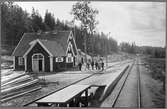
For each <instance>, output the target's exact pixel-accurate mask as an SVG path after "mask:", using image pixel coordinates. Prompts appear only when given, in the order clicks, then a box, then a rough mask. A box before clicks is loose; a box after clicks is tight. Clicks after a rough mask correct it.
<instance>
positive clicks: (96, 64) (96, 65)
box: [95, 61, 98, 70]
mask: <svg viewBox="0 0 167 109" xmlns="http://www.w3.org/2000/svg"><path fill="white" fill-rule="evenodd" d="M95 67H96V70H97V69H98V62H97V61H96V63H95Z"/></svg>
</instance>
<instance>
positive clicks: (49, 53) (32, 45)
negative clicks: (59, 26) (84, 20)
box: [12, 31, 78, 72]
mask: <svg viewBox="0 0 167 109" xmlns="http://www.w3.org/2000/svg"><path fill="white" fill-rule="evenodd" d="M12 56H14V70H25V71H28V72H54V71H60V70H66V69H68V68H74V67H76V66H77V56H78V49H77V46H76V43H75V39H74V37H73V33H72V31H59V32H44V33H24V35H23V36H22V38H21V40H20V41H19V43H18V45H17V46H16V48H15V50H14V51H13V53H12Z"/></svg>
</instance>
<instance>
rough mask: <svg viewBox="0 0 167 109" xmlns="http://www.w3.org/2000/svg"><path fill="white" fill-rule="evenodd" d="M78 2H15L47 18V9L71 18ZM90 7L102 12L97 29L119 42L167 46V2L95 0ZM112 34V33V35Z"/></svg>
mask: <svg viewBox="0 0 167 109" xmlns="http://www.w3.org/2000/svg"><path fill="white" fill-rule="evenodd" d="M75 3H76V2H75V1H45V2H30V1H29V2H15V4H17V5H19V6H20V7H22V9H23V10H26V11H27V12H28V13H31V12H32V7H34V8H35V9H37V10H38V12H39V13H40V15H41V16H42V17H44V15H45V12H46V10H48V11H49V12H51V13H53V14H54V17H55V18H59V19H60V20H64V21H66V20H67V21H71V20H72V19H73V16H72V15H71V14H70V12H71V9H72V5H74V4H75ZM91 6H92V7H93V8H95V9H97V10H98V11H99V14H98V15H97V16H96V19H97V21H98V22H99V24H98V25H97V29H96V30H97V32H99V33H100V32H104V33H105V34H108V36H109V37H112V38H114V39H116V40H117V41H118V43H120V42H129V43H132V42H135V44H136V45H138V46H157V47H164V46H165V45H166V25H165V24H166V4H165V3H164V2H111V1H110V2H109V1H94V2H91ZM76 24H77V23H76ZM109 33H110V34H109Z"/></svg>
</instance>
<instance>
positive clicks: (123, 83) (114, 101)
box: [111, 59, 142, 108]
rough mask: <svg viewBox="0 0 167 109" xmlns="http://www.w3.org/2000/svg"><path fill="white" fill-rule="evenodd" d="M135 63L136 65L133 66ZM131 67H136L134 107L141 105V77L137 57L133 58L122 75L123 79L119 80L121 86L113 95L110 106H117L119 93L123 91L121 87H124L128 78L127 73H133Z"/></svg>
mask: <svg viewBox="0 0 167 109" xmlns="http://www.w3.org/2000/svg"><path fill="white" fill-rule="evenodd" d="M135 65H136V66H135ZM133 67H136V70H137V89H136V92H137V95H136V97H137V98H136V99H137V100H136V107H135V108H141V107H142V102H141V84H140V83H141V80H140V79H141V78H140V69H139V62H138V59H136V60H135V62H134V63H133V64H132V65H131V67H130V68H129V69H128V70H127V72H126V76H125V77H124V80H123V82H121V87H120V88H119V90H118V92H117V94H116V95H114V96H115V97H114V99H113V101H112V104H111V107H112V108H115V107H119V106H118V105H117V106H116V104H117V103H118V102H119V101H118V99H119V97H120V95H121V92H122V91H123V88H124V87H125V84H126V82H127V79H128V78H129V75H130V74H131V73H134V72H132V68H133Z"/></svg>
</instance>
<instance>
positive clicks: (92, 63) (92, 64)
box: [91, 60, 94, 70]
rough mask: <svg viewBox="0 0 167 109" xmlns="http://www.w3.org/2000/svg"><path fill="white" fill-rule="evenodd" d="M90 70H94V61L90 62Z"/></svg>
mask: <svg viewBox="0 0 167 109" xmlns="http://www.w3.org/2000/svg"><path fill="white" fill-rule="evenodd" d="M91 66H92V70H94V61H93V60H92V62H91Z"/></svg>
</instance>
